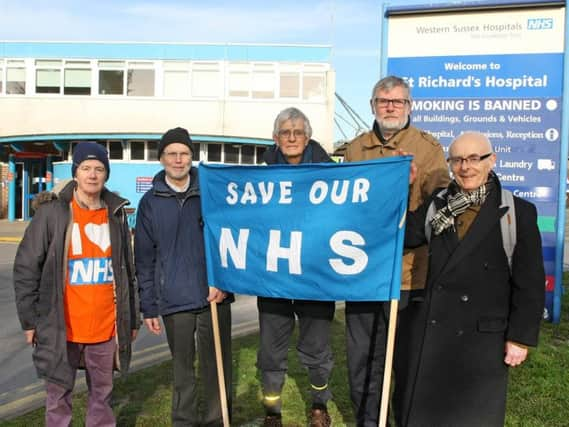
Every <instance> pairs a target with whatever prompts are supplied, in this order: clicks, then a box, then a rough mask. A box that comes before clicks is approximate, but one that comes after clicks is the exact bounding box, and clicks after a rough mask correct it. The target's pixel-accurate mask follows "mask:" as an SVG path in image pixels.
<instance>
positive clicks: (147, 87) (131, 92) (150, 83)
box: [126, 62, 154, 96]
mask: <svg viewBox="0 0 569 427" xmlns="http://www.w3.org/2000/svg"><path fill="white" fill-rule="evenodd" d="M153 67H154V65H153V64H152V63H151V62H129V64H128V72H127V83H126V88H127V91H126V94H127V95H128V96H154V69H153Z"/></svg>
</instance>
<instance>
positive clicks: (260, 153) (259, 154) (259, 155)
mask: <svg viewBox="0 0 569 427" xmlns="http://www.w3.org/2000/svg"><path fill="white" fill-rule="evenodd" d="M266 149H267V147H265V146H261V147H255V151H256V152H257V164H258V165H260V164H262V163H263V162H264V160H263V153H264V152H265V150H266Z"/></svg>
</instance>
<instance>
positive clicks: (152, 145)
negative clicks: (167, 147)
mask: <svg viewBox="0 0 569 427" xmlns="http://www.w3.org/2000/svg"><path fill="white" fill-rule="evenodd" d="M146 160H158V141H148V142H147V143H146Z"/></svg>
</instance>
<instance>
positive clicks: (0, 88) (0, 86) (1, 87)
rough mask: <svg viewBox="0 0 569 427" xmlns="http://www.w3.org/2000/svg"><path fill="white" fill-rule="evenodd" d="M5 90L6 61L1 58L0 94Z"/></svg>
mask: <svg viewBox="0 0 569 427" xmlns="http://www.w3.org/2000/svg"><path fill="white" fill-rule="evenodd" d="M3 92H4V61H2V60H1V59H0V95H1V94H2V93H3Z"/></svg>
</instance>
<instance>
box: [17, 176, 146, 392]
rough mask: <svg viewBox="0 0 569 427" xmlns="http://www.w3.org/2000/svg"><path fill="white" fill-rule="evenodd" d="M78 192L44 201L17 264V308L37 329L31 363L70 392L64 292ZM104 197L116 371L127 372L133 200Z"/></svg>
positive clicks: (69, 189)
mask: <svg viewBox="0 0 569 427" xmlns="http://www.w3.org/2000/svg"><path fill="white" fill-rule="evenodd" d="M74 188H75V182H74V181H72V182H70V183H68V184H67V185H66V186H65V187H64V188H63V189H62V190H61V193H60V194H59V196H55V195H54V194H49V195H48V196H49V197H43V203H41V205H39V206H38V210H37V212H36V213H35V215H34V217H33V219H32V221H31V222H30V225H29V226H28V228H27V229H26V232H25V234H24V238H23V240H22V242H21V243H20V246H19V247H18V251H17V253H16V258H15V260H14V288H15V291H16V307H17V310H18V316H19V318H20V323H21V324H22V328H23V329H24V330H30V329H35V330H36V346H35V348H34V353H33V359H34V364H35V367H36V370H37V372H38V376H39V377H40V378H43V379H46V380H48V381H50V382H53V383H56V384H59V385H61V386H64V387H66V388H69V389H70V388H71V387H72V384H73V371H72V369H71V367H70V366H69V363H68V361H67V345H66V342H67V332H66V326H65V313H64V307H63V290H64V288H65V276H64V274H65V265H66V258H67V251H68V247H69V238H68V236H69V233H68V230H69V229H70V225H71V224H70V222H71V212H70V202H71V199H72V197H73V190H74ZM101 198H102V199H103V201H104V202H105V204H106V206H107V207H108V216H109V229H110V237H111V247H112V263H113V267H114V271H113V273H114V279H115V293H116V302H117V306H116V330H117V338H118V353H119V358H118V361H119V366H117V368H118V369H119V370H120V371H121V372H123V373H125V372H126V371H128V366H129V364H130V358H131V331H132V330H133V329H138V328H139V326H140V316H139V311H138V292H137V289H136V282H135V279H134V266H133V263H132V249H131V244H130V234H129V230H128V225H127V222H126V215H125V213H124V209H123V208H124V206H126V205H128V203H129V202H128V200H126V199H123V198H121V197H119V196H117V195H115V194H114V193H112V192H110V191H108V190H106V189H104V190H103V193H102V195H101Z"/></svg>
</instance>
